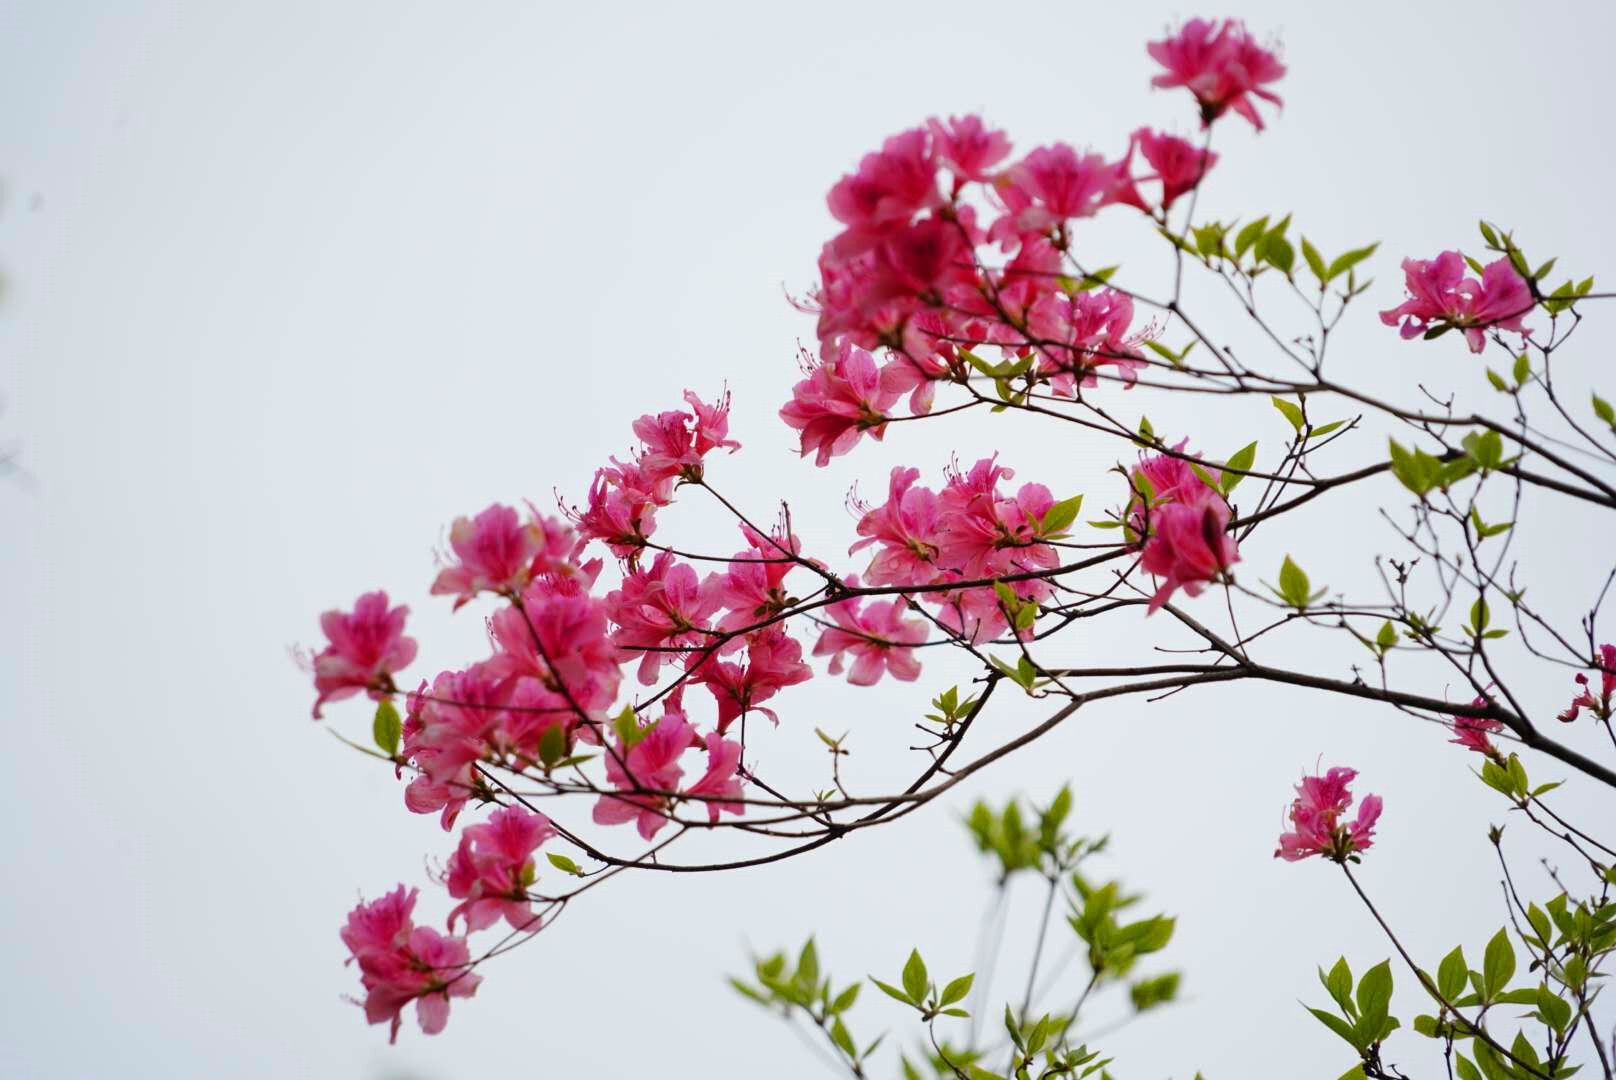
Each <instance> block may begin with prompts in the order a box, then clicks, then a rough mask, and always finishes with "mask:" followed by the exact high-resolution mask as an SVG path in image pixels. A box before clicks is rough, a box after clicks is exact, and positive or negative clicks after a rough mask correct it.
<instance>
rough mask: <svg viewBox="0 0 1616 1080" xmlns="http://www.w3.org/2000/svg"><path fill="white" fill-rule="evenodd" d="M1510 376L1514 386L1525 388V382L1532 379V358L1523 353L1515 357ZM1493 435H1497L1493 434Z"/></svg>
mask: <svg viewBox="0 0 1616 1080" xmlns="http://www.w3.org/2000/svg"><path fill="white" fill-rule="evenodd" d="M1511 374H1513V375H1514V376H1515V385H1516V386H1525V385H1526V380H1527V379H1530V378H1531V377H1532V358H1531V357H1530V356H1528V355H1527V354H1525V353H1521V355H1519V356H1517V357H1516V358H1515V370H1514V371H1513V372H1512V373H1511ZM1494 434H1497V433H1496V432H1494Z"/></svg>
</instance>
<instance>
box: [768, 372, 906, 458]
mask: <svg viewBox="0 0 1616 1080" xmlns="http://www.w3.org/2000/svg"><path fill="white" fill-rule="evenodd" d="M807 375H808V377H807V378H806V379H803V380H802V381H801V382H799V383H797V385H796V386H794V387H792V390H791V400H790V401H789V402H787V403H786V404H785V406H784V407H782V408H781V410H780V418H781V419H783V420H784V421H785V422H786V423H787V424H788V425H790V426H791V427H793V428H795V429H797V430H798V431H799V432H801V433H802V456H803V457H807V456H808V455H809V454H810V453H813V454H814V455H815V457H814V464H815V465H820V466H823V465H828V464H830V459H831V458H833V457H837V456H839V455H841V454H845V453H847V452H848V451H849V450H851V449H853V446H854V444H855V443H857V442H858V441H859V438H860V437H861V436H862V435H865V434H866V433H867V434H869V435H870V437H871V438H874V439H880V438H881V436H882V434H884V433H885V431H886V423H887V419H888V417H887V415H886V414H887V410H889V409H890V408H892V406H893V404H894V403H896V402H897V400H898V395H897V393H896V392H893V391H890V390H886V389H884V388H883V387H882V385H881V376H880V373H879V372H878V371H877V370H876V366H875V359H874V358H873V357H872V356H870V354H869V353H867V352H865V351H864V350H863V349H855V348H853V347H852V346H848V345H844V347H843V348H842V349H841V350H840V351H839V353H838V354H837V355H836V356H835V357H834V358H833V359H830V360H824V361H818V362H815V361H809V363H808V365H807Z"/></svg>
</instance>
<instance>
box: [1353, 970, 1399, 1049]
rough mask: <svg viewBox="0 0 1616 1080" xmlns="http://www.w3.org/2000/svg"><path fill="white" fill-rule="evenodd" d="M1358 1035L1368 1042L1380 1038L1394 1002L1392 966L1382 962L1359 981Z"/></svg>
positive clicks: (1365, 973)
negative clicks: (1388, 1011)
mask: <svg viewBox="0 0 1616 1080" xmlns="http://www.w3.org/2000/svg"><path fill="white" fill-rule="evenodd" d="M1357 1000H1358V1016H1359V1019H1358V1034H1359V1035H1360V1036H1363V1037H1364V1038H1365V1040H1366V1041H1367V1042H1375V1041H1377V1040H1378V1039H1379V1038H1380V1030H1381V1028H1382V1026H1383V1025H1384V1024H1385V1023H1386V1017H1387V1010H1388V1009H1389V1008H1390V1007H1391V1001H1392V965H1391V962H1390V961H1389V960H1382V961H1381V962H1380V963H1378V964H1376V965H1375V966H1374V967H1372V968H1370V969H1369V970H1368V971H1366V972H1364V974H1363V978H1361V979H1359V980H1358V995H1357Z"/></svg>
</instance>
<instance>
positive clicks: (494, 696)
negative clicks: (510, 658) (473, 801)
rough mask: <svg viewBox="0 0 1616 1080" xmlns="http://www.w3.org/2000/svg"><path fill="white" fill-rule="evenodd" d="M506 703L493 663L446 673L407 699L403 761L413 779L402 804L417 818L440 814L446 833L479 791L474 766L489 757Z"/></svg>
mask: <svg viewBox="0 0 1616 1080" xmlns="http://www.w3.org/2000/svg"><path fill="white" fill-rule="evenodd" d="M503 704H504V681H503V680H502V678H501V677H500V675H499V674H498V671H497V668H496V667H495V665H492V664H474V665H472V666H471V667H469V668H467V669H466V670H465V671H445V672H442V673H440V674H439V675H438V677H437V678H436V679H434V680H433V682H432V687H431V690H430V691H427V689H426V687H425V685H424V684H423V686H422V688H421V689H420V690H418V691H416V692H415V693H414V694H411V695H410V701H409V712H408V714H407V715H406V717H405V719H404V732H403V744H402V747H401V751H400V752H401V756H402V757H403V759H404V760H406V761H409V762H411V763H412V764H413V765H414V766H415V768H416V770H417V775H416V777H415V778H414V779H413V780H411V781H410V783H409V786H407V787H406V788H405V789H404V805H405V806H406V807H408V808H409V809H410V811H411V812H412V813H416V814H431V813H435V812H437V811H440V810H441V811H442V812H443V814H442V825H443V828H444V829H445V831H447V830H448V829H451V828H453V827H454V822H455V818H456V817H457V816H458V815H459V814H460V811H461V809H463V808H464V807H465V805H466V802H467V800H469V799H470V798H471V794H472V792H473V791H474V790H476V788H477V775H476V772H475V770H474V765H475V764H476V763H477V762H478V761H481V760H482V759H483V758H484V757H487V756H491V754H492V752H493V751H492V747H493V745H494V743H495V741H496V734H495V733H496V732H497V731H498V729H499V726H500V719H501V715H500V710H501V706H502V705H503Z"/></svg>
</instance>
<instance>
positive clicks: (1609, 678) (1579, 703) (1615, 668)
mask: <svg viewBox="0 0 1616 1080" xmlns="http://www.w3.org/2000/svg"><path fill="white" fill-rule="evenodd" d="M1598 665H1599V669H1598V675H1599V693H1598V695H1597V696H1596V695H1595V694H1594V690H1593V687H1592V686H1591V685H1590V683H1589V679H1588V676H1586V675H1582V674H1579V675H1578V676H1577V678H1576V681H1577V685H1579V686H1580V687H1582V691H1581V693H1579V694H1578V695H1577V696H1576V697H1574V698H1572V699H1571V704H1570V705H1568V706H1567V707H1566V710H1565V712H1563V713H1561V714H1560V715H1559V717H1558V718H1559V719H1560V720H1563V721H1565V722H1566V723H1570V722H1571V721H1573V720H1575V719H1576V718H1577V716H1578V714H1579V713H1580V712H1581V711H1582V710H1583V709H1589V710H1591V711H1592V712H1593V714H1594V715H1595V716H1597V717H1599V719H1601V720H1609V719H1610V718H1611V715H1612V713H1613V709H1612V705H1611V699H1612V698H1616V645H1601V646H1599V657H1598Z"/></svg>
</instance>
